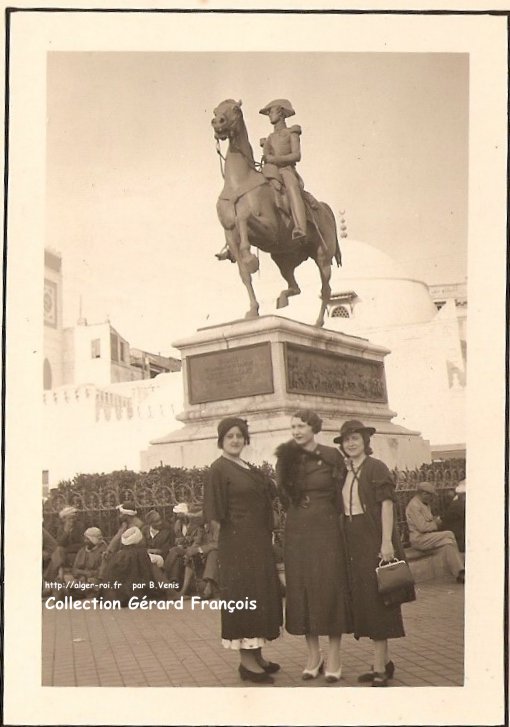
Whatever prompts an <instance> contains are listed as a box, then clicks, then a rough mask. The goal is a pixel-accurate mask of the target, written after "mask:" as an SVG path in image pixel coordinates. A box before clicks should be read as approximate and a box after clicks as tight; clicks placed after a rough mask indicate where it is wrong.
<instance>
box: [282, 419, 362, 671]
mask: <svg viewBox="0 0 510 727" xmlns="http://www.w3.org/2000/svg"><path fill="white" fill-rule="evenodd" d="M321 425H322V421H321V419H320V418H319V417H318V416H317V414H316V413H315V412H313V411H311V410H310V409H302V410H299V411H297V412H296V413H295V415H294V416H293V417H292V420H291V433H292V437H293V439H292V440H291V441H290V442H286V443H285V444H282V445H280V446H279V447H278V449H277V450H276V455H277V466H276V471H277V477H278V493H279V497H280V500H281V502H282V505H283V506H284V508H286V510H287V519H286V524H285V535H284V562H285V581H286V596H287V600H286V618H285V628H286V629H287V631H288V632H289V633H291V634H301V635H304V636H305V637H306V643H307V646H308V661H307V664H306V667H305V669H304V671H303V673H302V677H303V679H315V678H316V677H317V676H318V675H319V673H321V672H322V671H323V670H324V661H323V659H322V656H321V653H320V650H319V636H321V635H327V636H329V650H328V660H327V666H326V679H327V680H328V681H330V682H335V681H338V680H339V679H340V677H341V669H342V667H341V662H340V644H341V637H342V634H344V633H350V632H352V627H351V615H350V602H349V589H348V578H347V566H346V560H345V551H344V547H343V541H342V538H341V533H340V522H339V479H340V476H341V473H342V470H343V460H342V457H341V456H340V453H339V452H338V450H337V449H334V448H333V447H326V446H323V445H321V444H317V443H316V441H315V434H317V433H318V432H319V431H320V429H321Z"/></svg>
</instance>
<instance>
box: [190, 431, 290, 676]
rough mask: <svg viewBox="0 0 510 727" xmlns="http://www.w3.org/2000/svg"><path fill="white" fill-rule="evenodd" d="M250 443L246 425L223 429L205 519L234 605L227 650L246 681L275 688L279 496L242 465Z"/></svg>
mask: <svg viewBox="0 0 510 727" xmlns="http://www.w3.org/2000/svg"><path fill="white" fill-rule="evenodd" d="M249 442H250V437H249V433H248V426H247V424H246V422H245V420H244V419H239V418H236V417H228V418H226V419H223V420H222V421H221V422H220V423H219V425H218V447H219V448H220V449H221V450H222V454H221V456H220V457H219V458H218V459H216V460H215V461H214V462H213V463H212V465H211V467H210V470H209V478H208V481H207V483H206V486H205V490H204V515H205V518H206V519H207V520H208V521H209V522H211V526H212V529H213V534H217V539H218V561H219V581H220V582H219V587H220V598H221V599H225V600H226V601H230V602H231V603H232V604H235V606H233V608H232V610H228V609H227V610H226V609H222V611H221V635H222V643H223V646H225V647H226V648H230V649H235V650H238V651H239V652H240V659H241V663H240V665H239V674H240V676H241V679H243V680H246V679H247V680H250V681H253V682H265V683H272V682H273V681H274V680H273V677H272V676H271V673H273V672H276V671H278V669H279V668H280V666H279V664H275V663H273V662H270V661H266V660H265V659H264V658H263V657H262V646H264V644H265V643H266V641H271V640H273V639H276V638H277V637H278V636H279V634H280V627H281V625H282V600H281V593H280V581H279V579H278V574H277V571H276V564H275V560H274V557H273V549H272V528H273V508H272V496H273V494H274V493H273V492H272V482H271V480H270V479H269V478H268V477H266V476H265V475H264V474H263V473H262V472H260V470H258V469H256V468H255V467H252V466H251V465H249V464H248V463H247V462H245V461H244V460H243V459H241V453H242V451H243V448H244V446H245V445H246V444H249ZM215 539H216V538H215ZM252 602H254V603H255V607H254V608H253V607H252V606H253V604H252Z"/></svg>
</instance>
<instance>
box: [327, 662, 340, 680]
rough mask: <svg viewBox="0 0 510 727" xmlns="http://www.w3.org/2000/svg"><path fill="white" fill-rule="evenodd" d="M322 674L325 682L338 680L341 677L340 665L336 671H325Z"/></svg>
mask: <svg viewBox="0 0 510 727" xmlns="http://www.w3.org/2000/svg"><path fill="white" fill-rule="evenodd" d="M324 676H325V678H326V681H327V682H339V681H340V679H341V677H342V666H341V665H340V668H339V670H338V671H327V672H326V673H325V674H324Z"/></svg>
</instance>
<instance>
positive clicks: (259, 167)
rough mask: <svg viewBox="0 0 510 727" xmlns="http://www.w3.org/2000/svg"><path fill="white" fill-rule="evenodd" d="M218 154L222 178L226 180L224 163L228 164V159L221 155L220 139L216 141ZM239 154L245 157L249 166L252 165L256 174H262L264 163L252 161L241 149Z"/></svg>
mask: <svg viewBox="0 0 510 727" xmlns="http://www.w3.org/2000/svg"><path fill="white" fill-rule="evenodd" d="M216 154H217V155H218V156H219V158H220V172H221V176H222V177H223V179H225V171H224V168H223V163H224V162H226V157H224V156H223V154H222V153H221V146H220V140H219V139H218V138H217V139H216ZM238 154H240V155H241V156H243V157H244V158H245V159H246V161H247V162H248V164H249V165H250V167H252V169H253V170H254V171H255V172H260V171H261V170H262V162H256V161H255V160H253V161H252V160H251V159H250V157H248V156H246V154H245V153H244V151H241V149H239V150H238Z"/></svg>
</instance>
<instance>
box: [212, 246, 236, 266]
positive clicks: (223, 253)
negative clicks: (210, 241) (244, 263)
mask: <svg viewBox="0 0 510 727" xmlns="http://www.w3.org/2000/svg"><path fill="white" fill-rule="evenodd" d="M214 257H216V258H217V259H218V260H230V262H231V263H235V259H234V256H233V255H232V253H231V252H230V248H229V246H228V245H224V246H223V247H222V248H221V250H220V251H219V252H217V253H216V255H215V256H214Z"/></svg>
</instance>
